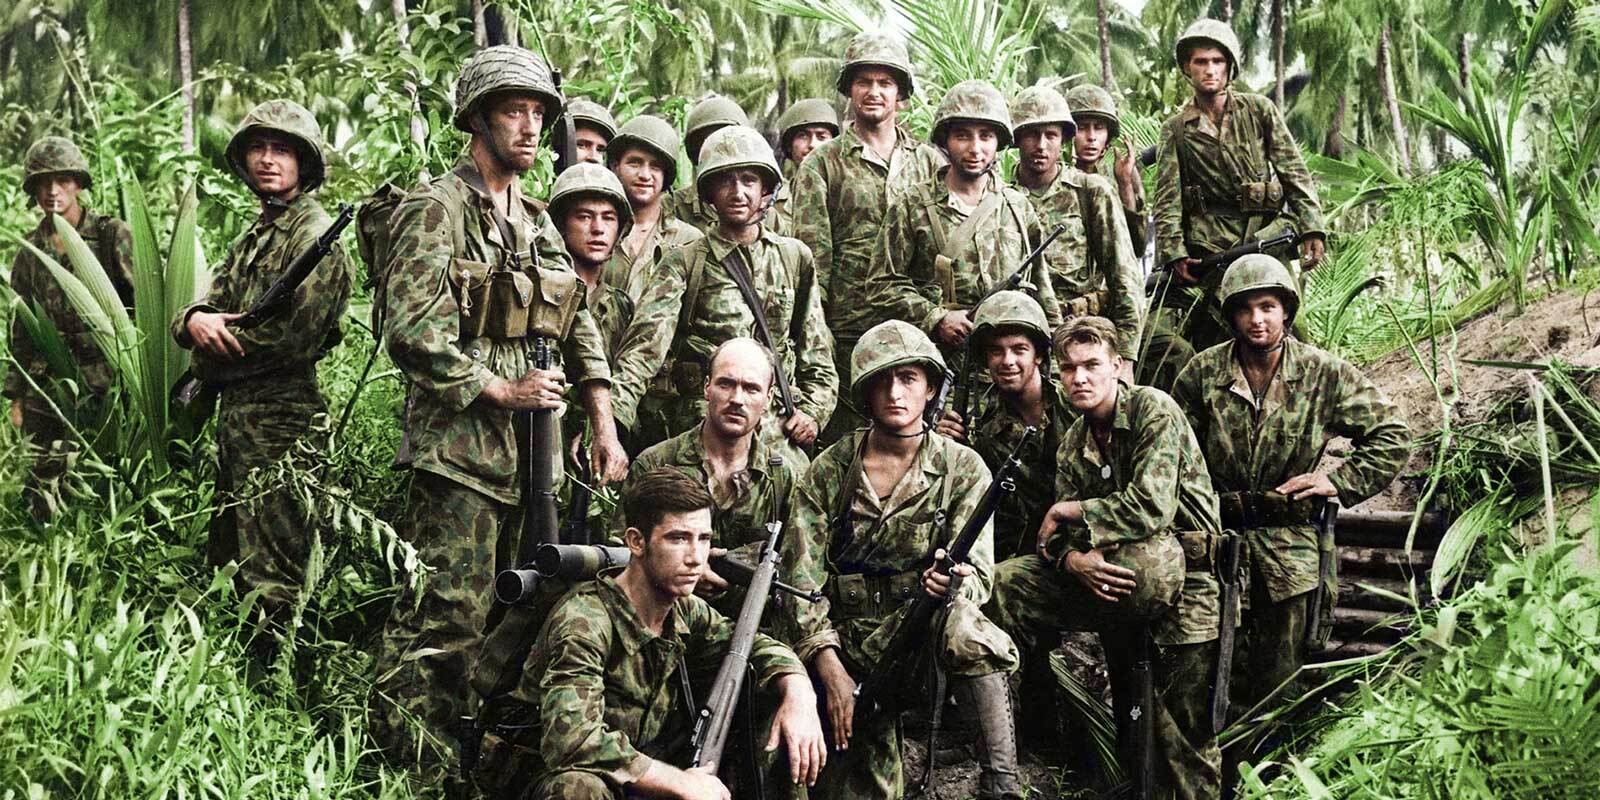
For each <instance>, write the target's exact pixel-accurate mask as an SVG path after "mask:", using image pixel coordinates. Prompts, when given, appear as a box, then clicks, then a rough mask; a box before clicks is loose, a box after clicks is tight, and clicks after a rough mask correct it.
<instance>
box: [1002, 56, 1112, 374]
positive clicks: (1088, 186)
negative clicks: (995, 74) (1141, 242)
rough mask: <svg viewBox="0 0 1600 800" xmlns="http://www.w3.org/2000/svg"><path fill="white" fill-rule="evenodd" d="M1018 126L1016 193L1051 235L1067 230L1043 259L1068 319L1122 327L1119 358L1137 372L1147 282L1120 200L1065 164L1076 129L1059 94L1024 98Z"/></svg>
mask: <svg viewBox="0 0 1600 800" xmlns="http://www.w3.org/2000/svg"><path fill="white" fill-rule="evenodd" d="M1011 124H1012V126H1013V127H1012V129H1011V130H1012V134H1013V135H1014V136H1015V137H1016V142H1017V149H1018V150H1020V151H1021V155H1022V158H1021V159H1020V160H1019V161H1018V162H1017V174H1016V185H1017V187H1018V188H1020V189H1022V190H1023V191H1024V192H1026V193H1027V196H1028V200H1030V201H1031V202H1032V203H1033V208H1034V210H1035V211H1037V212H1038V214H1039V219H1040V222H1041V224H1042V226H1043V227H1044V228H1045V229H1047V230H1054V229H1055V227H1056V226H1057V225H1066V226H1067V230H1066V232H1065V233H1063V234H1061V236H1060V237H1058V238H1057V239H1056V240H1055V242H1054V243H1053V244H1051V245H1050V247H1049V248H1048V249H1046V250H1045V254H1044V260H1045V263H1047V264H1049V266H1050V281H1051V284H1052V288H1053V289H1054V290H1055V292H1056V299H1057V300H1058V301H1059V302H1060V303H1061V309H1062V312H1063V313H1064V314H1066V315H1068V316H1074V317H1077V316H1083V315H1085V314H1093V315H1098V316H1102V317H1106V318H1107V319H1110V320H1111V321H1113V322H1115V323H1116V324H1117V333H1118V337H1119V340H1120V341H1122V342H1123V343H1124V344H1123V348H1124V351H1123V352H1122V353H1120V354H1119V355H1121V356H1122V359H1123V362H1124V363H1126V364H1132V363H1133V362H1134V360H1135V359H1136V358H1137V355H1138V354H1137V352H1136V347H1137V345H1138V342H1139V329H1140V327H1141V325H1142V323H1143V321H1144V281H1143V280H1142V278H1141V277H1140V274H1139V260H1138V254H1137V253H1135V252H1134V250H1133V248H1132V247H1131V246H1130V245H1129V244H1128V231H1127V227H1126V225H1125V224H1124V223H1123V220H1122V215H1121V214H1119V213H1118V208H1117V198H1116V194H1115V193H1114V192H1113V191H1112V189H1111V185H1110V184H1109V183H1107V182H1106V180H1105V178H1102V177H1101V176H1099V175H1096V174H1094V173H1093V172H1087V171H1082V170H1081V162H1080V168H1078V169H1075V168H1073V167H1072V166H1071V165H1067V164H1062V163H1061V148H1062V145H1063V144H1064V143H1066V142H1069V141H1072V138H1073V135H1074V131H1075V130H1076V129H1077V126H1076V115H1075V114H1074V113H1073V111H1072V109H1071V108H1070V107H1069V105H1068V102H1067V99H1066V98H1064V97H1062V96H1061V93H1060V92H1057V91H1056V90H1054V89H1051V88H1049V87H1047V86H1034V87H1031V88H1028V89H1024V90H1022V92H1021V93H1020V94H1018V95H1017V99H1016V100H1015V101H1013V102H1012V104H1011ZM1046 338H1048V336H1047V337H1046ZM1046 349H1048V348H1046ZM1040 354H1041V355H1043V352H1042V351H1041V353H1040Z"/></svg>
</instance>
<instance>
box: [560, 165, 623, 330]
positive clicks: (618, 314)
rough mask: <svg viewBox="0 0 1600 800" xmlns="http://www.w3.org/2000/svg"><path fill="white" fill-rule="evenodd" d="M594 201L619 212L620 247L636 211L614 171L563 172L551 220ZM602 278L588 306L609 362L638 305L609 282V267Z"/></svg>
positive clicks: (580, 168)
mask: <svg viewBox="0 0 1600 800" xmlns="http://www.w3.org/2000/svg"><path fill="white" fill-rule="evenodd" d="M593 198H598V199H601V200H606V201H609V202H610V203H611V205H612V207H613V208H615V209H616V210H617V242H618V243H619V244H620V243H621V241H622V237H624V236H627V235H628V228H629V227H631V226H632V225H633V209H632V207H630V206H629V205H628V195H627V193H626V192H624V191H623V188H622V182H621V181H619V180H617V176H615V175H613V174H611V171H610V170H608V169H606V168H605V167H602V166H600V165H598V164H578V165H575V166H573V167H571V168H569V169H566V170H563V171H562V172H561V174H560V175H559V176H558V177H557V178H556V185H555V187H554V188H553V189H551V191H550V205H549V212H550V217H551V219H552V221H554V220H559V219H562V217H563V214H564V213H565V212H566V209H565V205H566V203H568V202H574V201H577V200H582V199H593ZM558 226H559V223H558ZM615 253H616V250H615V248H613V249H612V259H610V260H608V261H607V262H606V265H609V264H610V263H611V260H614V259H615V258H616V255H615ZM599 278H600V279H599V280H598V281H596V282H595V284H594V285H593V286H590V287H588V288H587V290H586V305H587V306H588V308H589V313H590V314H591V315H592V316H593V317H594V324H595V327H596V328H598V329H599V331H600V340H601V341H602V342H604V343H605V351H606V358H607V360H608V362H609V361H610V359H614V358H616V355H617V350H618V348H620V347H621V346H622V334H623V333H625V332H626V331H627V330H628V324H629V323H630V322H632V321H633V310H634V304H633V298H631V297H629V296H628V293H627V291H625V290H624V289H622V288H620V287H618V286H616V285H613V284H611V283H609V282H607V281H606V277H605V266H602V267H601V270H600V276H599Z"/></svg>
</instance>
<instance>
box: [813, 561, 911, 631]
mask: <svg viewBox="0 0 1600 800" xmlns="http://www.w3.org/2000/svg"><path fill="white" fill-rule="evenodd" d="M921 587H922V573H921V572H918V571H915V570H913V571H910V572H901V573H898V574H895V575H863V574H861V573H859V572H856V573H850V574H844V575H834V576H832V577H831V579H830V580H828V582H827V583H826V584H825V585H824V586H823V589H822V592H823V594H824V595H827V598H828V603H829V606H830V607H831V609H832V614H831V616H832V617H833V618H834V619H836V620H847V619H859V618H863V617H867V618H877V617H883V616H887V615H889V614H892V613H894V612H895V611H898V610H899V609H900V607H901V606H902V605H905V602H906V601H907V600H910V599H912V598H914V597H916V596H917V592H918V591H921Z"/></svg>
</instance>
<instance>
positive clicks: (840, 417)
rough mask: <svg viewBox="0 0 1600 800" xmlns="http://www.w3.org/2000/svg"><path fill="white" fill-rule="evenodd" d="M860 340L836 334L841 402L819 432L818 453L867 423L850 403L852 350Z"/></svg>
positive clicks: (834, 341) (857, 337)
mask: <svg viewBox="0 0 1600 800" xmlns="http://www.w3.org/2000/svg"><path fill="white" fill-rule="evenodd" d="M860 340H861V337H860V336H849V337H841V336H839V335H838V334H835V335H834V340H833V367H834V369H836V370H838V371H839V404H838V405H836V406H834V407H833V416H831V417H829V418H828V427H826V428H823V429H822V432H821V433H818V434H817V449H816V451H817V452H818V453H820V452H822V451H823V450H824V449H826V448H827V447H828V446H829V445H831V444H833V443H834V442H837V441H839V440H840V439H843V438H844V437H845V436H847V435H848V434H849V433H850V432H851V431H853V430H855V429H856V428H860V427H862V426H864V425H866V424H867V423H866V421H865V420H863V419H862V418H861V412H860V410H858V409H856V408H854V407H853V406H851V405H850V403H851V400H850V351H852V350H854V349H856V342H858V341H860Z"/></svg>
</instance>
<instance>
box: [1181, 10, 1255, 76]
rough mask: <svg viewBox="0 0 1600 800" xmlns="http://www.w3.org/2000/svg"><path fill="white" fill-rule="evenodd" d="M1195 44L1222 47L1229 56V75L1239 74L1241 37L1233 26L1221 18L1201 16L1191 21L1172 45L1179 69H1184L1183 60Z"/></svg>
mask: <svg viewBox="0 0 1600 800" xmlns="http://www.w3.org/2000/svg"><path fill="white" fill-rule="evenodd" d="M1195 45H1212V46H1215V47H1220V48H1222V52H1223V53H1225V54H1226V55H1227V56H1228V77H1229V78H1232V77H1234V76H1235V75H1238V74H1239V53H1241V52H1243V50H1242V49H1241V48H1240V47H1239V37H1238V36H1235V35H1234V33H1233V28H1231V27H1228V23H1226V22H1223V21H1222V20H1220V19H1211V18H1210V17H1201V18H1200V19H1197V20H1195V21H1194V22H1191V23H1189V27H1187V28H1184V29H1183V33H1182V34H1181V35H1179V36H1178V41H1177V42H1175V43H1173V45H1172V56H1173V58H1174V59H1176V60H1177V62H1178V71H1180V72H1181V71H1183V62H1184V61H1185V60H1186V59H1187V58H1188V50H1189V48H1191V47H1194V46H1195Z"/></svg>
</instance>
